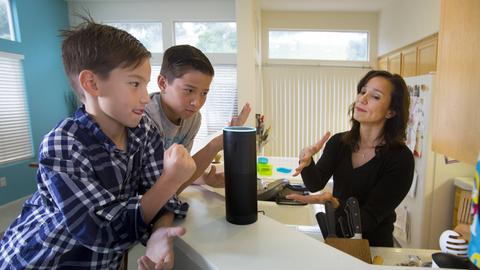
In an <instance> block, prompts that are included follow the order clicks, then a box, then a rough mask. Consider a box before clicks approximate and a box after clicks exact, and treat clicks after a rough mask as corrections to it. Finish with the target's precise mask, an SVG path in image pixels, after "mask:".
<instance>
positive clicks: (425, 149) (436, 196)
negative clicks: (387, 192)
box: [394, 74, 473, 249]
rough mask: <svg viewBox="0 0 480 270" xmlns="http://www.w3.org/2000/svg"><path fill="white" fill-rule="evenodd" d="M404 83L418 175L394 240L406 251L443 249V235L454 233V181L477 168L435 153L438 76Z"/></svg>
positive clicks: (409, 137) (399, 212)
mask: <svg viewBox="0 0 480 270" xmlns="http://www.w3.org/2000/svg"><path fill="white" fill-rule="evenodd" d="M404 79H405V82H406V83H407V86H408V88H409V93H410V117H409V122H408V127H407V141H406V144H407V146H408V147H409V148H410V150H411V151H412V153H413V155H414V157H415V172H414V179H413V182H412V186H411V188H410V191H409V193H408V194H407V196H406V197H405V199H404V200H403V201H402V203H401V204H400V205H399V206H398V207H397V209H396V213H397V221H396V222H395V226H394V227H395V228H394V238H395V242H396V244H397V245H398V246H399V247H402V248H423V249H439V245H438V238H439V237H440V234H441V233H442V232H443V231H444V230H446V229H453V228H451V226H452V209H453V204H454V185H453V179H454V178H455V177H459V176H466V177H471V176H473V167H471V166H470V165H467V164H464V163H461V162H456V161H454V160H451V159H448V158H447V157H445V156H443V155H441V154H437V153H434V152H433V151H432V150H431V137H432V134H431V124H432V106H433V98H434V93H435V75H434V74H428V75H422V76H416V77H407V78H404ZM445 128H448V127H445Z"/></svg>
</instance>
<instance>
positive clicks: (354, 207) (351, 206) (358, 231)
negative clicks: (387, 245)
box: [346, 197, 362, 239]
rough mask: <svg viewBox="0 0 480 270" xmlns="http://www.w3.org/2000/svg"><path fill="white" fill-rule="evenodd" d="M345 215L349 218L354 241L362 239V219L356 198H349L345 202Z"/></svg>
mask: <svg viewBox="0 0 480 270" xmlns="http://www.w3.org/2000/svg"><path fill="white" fill-rule="evenodd" d="M347 209H348V212H347V211H346V212H347V215H348V216H349V217H350V222H351V223H350V224H351V226H352V230H353V234H354V235H353V238H354V239H362V227H361V226H362V219H361V217H360V205H359V203H358V200H357V198H355V197H350V198H348V199H347V202H346V210H347Z"/></svg>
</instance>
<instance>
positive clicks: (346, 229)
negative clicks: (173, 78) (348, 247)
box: [338, 216, 351, 238]
mask: <svg viewBox="0 0 480 270" xmlns="http://www.w3.org/2000/svg"><path fill="white" fill-rule="evenodd" d="M338 224H339V225H340V230H341V231H342V237H343V238H350V235H351V233H350V230H349V226H347V224H346V223H345V217H343V216H340V217H338Z"/></svg>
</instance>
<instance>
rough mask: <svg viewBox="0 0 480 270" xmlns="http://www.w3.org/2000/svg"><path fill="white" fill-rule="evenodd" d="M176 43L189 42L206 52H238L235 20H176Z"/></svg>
mask: <svg viewBox="0 0 480 270" xmlns="http://www.w3.org/2000/svg"><path fill="white" fill-rule="evenodd" d="M175 44H177V45H180V44H189V45H192V46H195V47H197V48H198V49H200V50H201V51H202V52H204V53H236V52H237V25H236V23H234V22H176V23H175Z"/></svg>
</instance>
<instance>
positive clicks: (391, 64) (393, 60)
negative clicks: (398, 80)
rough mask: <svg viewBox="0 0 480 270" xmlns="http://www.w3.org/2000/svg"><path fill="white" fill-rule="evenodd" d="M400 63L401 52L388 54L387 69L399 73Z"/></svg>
mask: <svg viewBox="0 0 480 270" xmlns="http://www.w3.org/2000/svg"><path fill="white" fill-rule="evenodd" d="M401 65H402V58H401V53H400V52H398V53H395V54H392V55H389V56H388V71H390V72H391V73H396V74H400V72H401Z"/></svg>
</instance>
